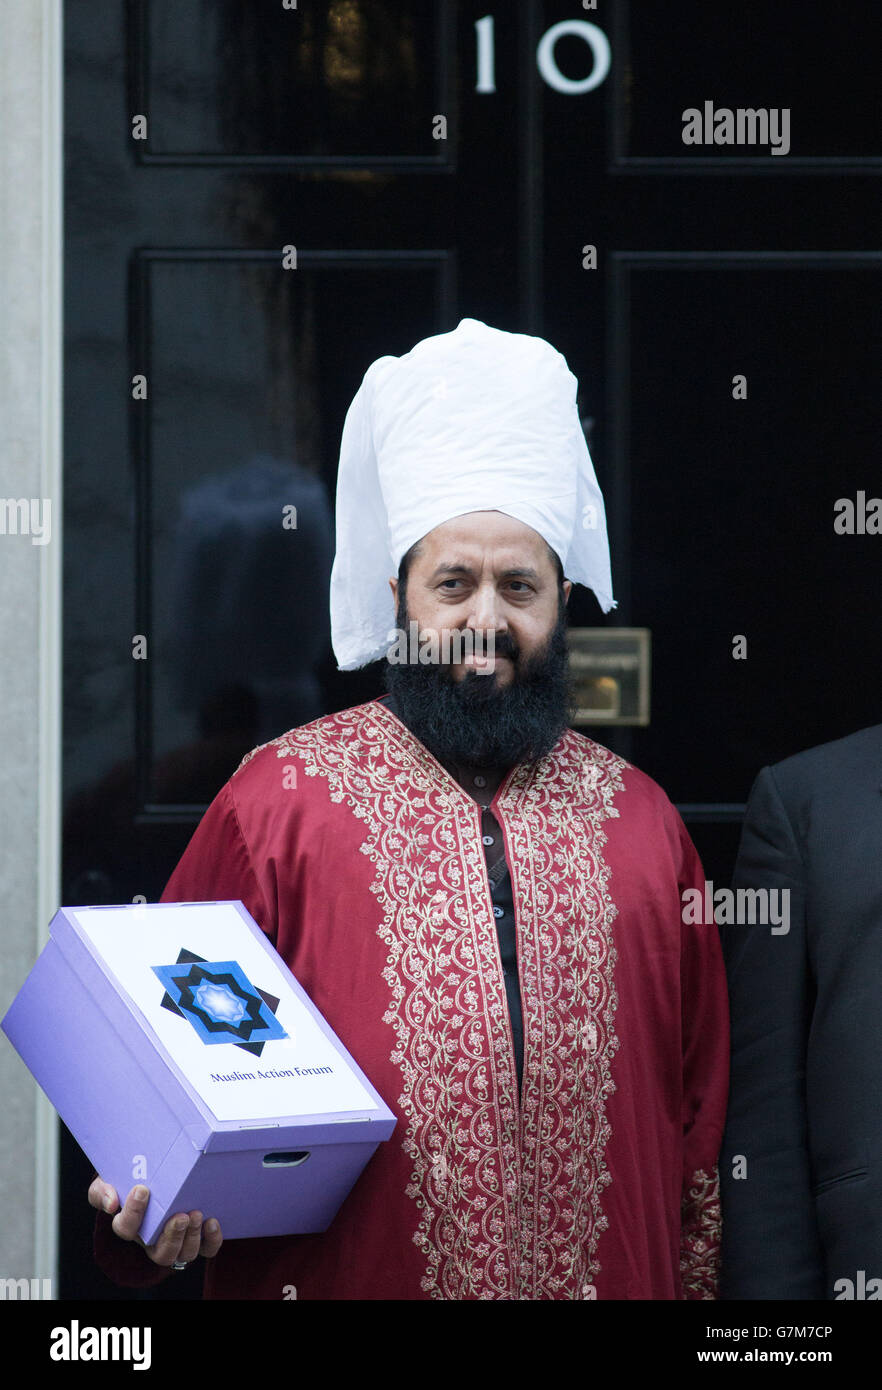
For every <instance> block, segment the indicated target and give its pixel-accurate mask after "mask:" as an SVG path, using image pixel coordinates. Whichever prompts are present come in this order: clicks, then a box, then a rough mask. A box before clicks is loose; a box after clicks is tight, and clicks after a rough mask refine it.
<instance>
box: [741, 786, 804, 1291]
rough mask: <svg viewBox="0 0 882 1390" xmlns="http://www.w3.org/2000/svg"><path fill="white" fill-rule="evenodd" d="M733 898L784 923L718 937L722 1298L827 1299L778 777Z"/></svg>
mask: <svg viewBox="0 0 882 1390" xmlns="http://www.w3.org/2000/svg"><path fill="white" fill-rule="evenodd" d="M733 886H734V888H735V890H736V894H737V892H738V891H739V890H741V889H766V890H770V895H769V903H770V905H774V904H776V903H777V906H778V908H779V911H777V912H773V913H769V914H768V916H769V917H771V916H781V917H782V919H783V920H782V921H781V922H780V923H777V924H774V925H775V930H774V931H773V929H772V928H773V924H772V923H771V922H766V923H759V922H757V923H756V924H754V925H746V926H745V925H740V926H726V927H725V928H723V931H722V935H723V945H724V952H725V958H726V968H727V974H728V979H729V996H730V1004H731V1011H732V1070H731V1091H730V1101H729V1114H728V1118H727V1124H726V1133H725V1137H724V1141H723V1171H722V1179H723V1181H722V1197H723V1282H722V1295H723V1297H724V1298H729V1299H741V1298H750V1299H772V1298H784V1299H803V1298H805V1299H814V1298H823V1297H824V1290H823V1261H822V1258H821V1251H820V1242H819V1239H818V1232H817V1226H816V1220H815V1210H814V1201H813V1196H812V1187H811V1174H810V1167H809V1157H808V1145H807V1120H806V1097H805V1058H806V1048H807V1040H808V1030H809V1026H810V1021H811V1011H812V1006H813V1000H814V985H813V980H812V976H811V971H810V968H809V960H808V952H807V949H806V921H805V918H806V889H805V871H804V865H803V860H802V855H801V852H800V847H799V842H798V839H797V837H796V835H795V834H794V830H793V827H792V825H791V822H790V818H789V816H788V814H787V810H786V808H785V805H784V802H783V800H782V797H781V793H780V790H779V787H778V783H777V781H776V778H775V770H774V768H769V767H767V768H764V769H763V770H762V772H761V773H760V774H759V776H758V777H757V779H756V782H755V784H754V787H753V790H752V792H751V795H750V801H749V804H748V807H747V816H746V819H745V823H744V828H743V831H742V837H741V847H740V850H739V854H738V862H737V864H736V868H735V878H734V885H733ZM774 890H779V891H778V892H777V893H775V896H774V897H773V896H772V893H773V892H774ZM782 894H784V895H785V896H783V897H782V896H781V895H782ZM745 901H746V900H745ZM760 901H761V900H760ZM781 908H783V909H784V910H783V913H782V911H780V909H781ZM743 915H744V916H747V917H748V920H749V916H750V914H749V913H748V912H745V913H744V914H743ZM756 915H760V914H756ZM785 927H786V928H787V930H784V928H785Z"/></svg>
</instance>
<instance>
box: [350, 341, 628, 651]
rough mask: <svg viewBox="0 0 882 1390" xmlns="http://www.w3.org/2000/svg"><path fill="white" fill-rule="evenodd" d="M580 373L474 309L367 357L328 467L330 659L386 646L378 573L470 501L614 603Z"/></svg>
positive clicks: (385, 598) (385, 609)
mask: <svg viewBox="0 0 882 1390" xmlns="http://www.w3.org/2000/svg"><path fill="white" fill-rule="evenodd" d="M577 385H578V383H577V381H576V378H575V377H574V376H573V374H572V372H571V371H570V369H569V367H568V366H567V364H566V360H565V359H564V358H563V356H562V355H561V354H560V353H559V352H557V351H556V350H555V349H554V348H553V347H551V345H550V344H549V343H546V342H545V340H544V339H543V338H533V337H529V336H527V335H526V334H524V333H503V332H501V331H500V330H499V329H496V328H488V326H487V325H486V324H485V323H480V322H479V321H478V320H477V319H462V320H461V321H460V323H459V324H458V325H457V327H456V328H455V329H454V330H453V332H452V333H439V334H437V335H436V336H435V337H432V338H425V339H423V341H422V342H421V343H417V345H416V347H414V348H412V349H411V351H410V352H406V353H405V354H404V356H403V357H380V358H378V359H377V361H376V362H373V363H372V364H371V366H370V367H369V368H368V370H367V371H366V372H365V375H364V380H363V381H362V383H361V386H360V387H359V389H358V391H357V393H356V395H355V399H354V400H353V402H352V404H351V406H350V407H349V410H348V412H347V415H346V422H345V424H344V426H343V438H342V442H341V445H340V469H339V473H338V475H337V553H336V558H335V560H334V566H333V569H332V571H331V635H332V641H333V645H334V652H335V654H336V657H337V663H338V666H339V669H340V670H341V671H351V670H353V669H355V668H356V667H358V666H364V665H365V664H366V663H367V662H369V661H375V660H377V658H378V657H381V656H382V655H383V654H384V653H385V652H386V651H387V650H388V648H389V644H390V641H391V640H392V639H391V634H392V629H393V627H394V609H393V605H392V594H391V591H390V589H389V579H390V577H395V576H396V575H397V574H398V566H399V563H400V561H401V557H402V556H403V555H404V554H405V552H406V551H408V550H409V549H410V547H411V546H412V545H413V544H414V542H415V541H418V540H421V539H422V537H423V536H426V535H428V533H429V532H430V531H432V530H433V529H434V528H435V527H436V526H440V525H441V524H442V523H443V522H445V521H450V520H451V519H452V518H453V517H456V516H464V515H465V514H466V513H467V512H478V511H497V512H504V513H505V514H506V516H511V517H514V518H515V519H516V520H518V521H523V522H524V523H525V524H526V525H527V526H532V528H533V530H534V531H538V533H539V535H540V536H542V537H544V539H545V540H546V541H547V542H548V544H549V545H550V546H551V549H552V550H553V551H555V553H556V554H557V555H558V556H559V557H560V562H561V564H562V566H563V570H564V575H565V576H566V578H567V579H571V580H573V581H575V582H577V583H579V584H585V585H587V586H588V587H589V588H591V589H593V590H594V593H595V594H596V595H597V600H598V602H599V604H600V606H601V608H602V609H603V611H604V613H608V612H609V610H610V609H611V608H614V607H615V603H614V600H613V597H612V580H611V578H610V568H609V543H608V541H607V534H606V515H605V512H604V506H603V496H602V494H601V491H600V488H599V487H598V485H597V479H596V477H595V476H594V468H593V466H592V463H591V457H590V455H589V453H588V446H587V444H586V443H585V436H584V434H583V432H582V427H581V424H580V422H579V416H578V412H577V409H576V389H577Z"/></svg>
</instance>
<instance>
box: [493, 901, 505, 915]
mask: <svg viewBox="0 0 882 1390" xmlns="http://www.w3.org/2000/svg"><path fill="white" fill-rule="evenodd" d="M493 916H494V917H504V916H505V908H504V907H500V906H499V904H498V903H495V904H494V906H493Z"/></svg>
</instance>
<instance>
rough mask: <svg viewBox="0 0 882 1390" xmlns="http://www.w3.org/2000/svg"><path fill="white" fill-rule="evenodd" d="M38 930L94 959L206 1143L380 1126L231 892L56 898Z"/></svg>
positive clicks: (383, 1125) (379, 1104)
mask: <svg viewBox="0 0 882 1390" xmlns="http://www.w3.org/2000/svg"><path fill="white" fill-rule="evenodd" d="M50 932H51V934H52V936H53V937H54V938H55V939H56V940H57V941H58V942H59V945H60V946H62V948H64V941H65V938H69V937H70V934H71V933H73V934H74V935H75V937H76V939H77V941H78V943H81V944H82V946H83V947H84V948H85V950H86V952H87V953H88V958H89V959H90V960H91V961H92V962H94V963H96V964H97V965H98V967H99V968H100V970H101V972H102V974H103V975H104V976H105V977H106V978H107V979H108V981H109V982H110V984H111V985H112V986H113V990H114V994H115V995H116V996H117V997H118V998H120V999H121V1000H122V1001H123V1003H124V1004H125V1005H126V1007H127V1008H128V1010H129V1011H130V1013H131V1014H132V1015H133V1017H134V1018H135V1019H136V1020H137V1023H138V1026H139V1027H140V1029H141V1030H142V1032H143V1033H144V1035H145V1045H147V1044H149V1047H150V1048H151V1049H152V1050H153V1051H154V1052H155V1053H156V1054H157V1060H159V1061H160V1062H161V1064H162V1065H163V1066H164V1068H165V1069H166V1070H167V1072H168V1073H171V1076H172V1077H173V1078H174V1079H175V1080H176V1081H177V1083H178V1087H179V1088H180V1091H181V1092H182V1093H183V1095H184V1096H186V1098H187V1101H188V1102H189V1104H185V1106H184V1108H185V1109H186V1110H187V1111H188V1112H189V1115H190V1117H192V1109H193V1107H195V1109H196V1110H197V1111H198V1113H199V1114H200V1115H201V1116H203V1117H204V1119H205V1120H206V1122H207V1125H206V1132H205V1143H204V1147H205V1148H206V1149H208V1148H211V1149H227V1148H230V1149H231V1148H252V1147H263V1146H265V1144H266V1142H267V1139H268V1138H270V1137H272V1142H273V1144H274V1145H276V1143H278V1147H280V1148H284V1147H288V1145H289V1141H290V1142H291V1143H292V1144H293V1143H294V1140H295V1138H296V1137H297V1136H299V1139H298V1140H297V1142H304V1141H305V1139H306V1136H307V1135H308V1136H309V1142H335V1141H336V1142H347V1141H350V1142H351V1141H355V1140H356V1139H358V1140H360V1141H363V1140H364V1138H365V1137H367V1136H368V1135H369V1136H370V1137H372V1138H375V1139H384V1138H387V1137H388V1135H389V1134H391V1132H392V1129H393V1128H394V1126H395V1117H394V1116H393V1115H392V1112H391V1111H390V1110H389V1109H388V1107H387V1106H386V1105H385V1104H384V1102H383V1101H382V1099H381V1098H380V1096H379V1095H378V1094H377V1092H376V1091H375V1090H374V1088H373V1087H372V1086H371V1084H370V1082H369V1081H368V1079H367V1077H365V1075H364V1073H363V1072H362V1071H361V1070H360V1068H359V1067H358V1065H357V1063H356V1062H355V1061H354V1059H353V1058H352V1057H351V1056H350V1055H349V1053H348V1052H347V1051H346V1049H345V1048H344V1047H343V1044H342V1043H341V1042H340V1040H339V1038H338V1037H337V1036H336V1034H335V1033H334V1032H333V1030H332V1029H331V1028H330V1027H329V1026H328V1024H327V1023H326V1022H325V1020H324V1019H323V1018H322V1017H321V1015H320V1014H319V1012H318V1010H317V1009H316V1008H315V1007H314V1005H313V1004H312V1002H311V1001H310V1000H309V998H308V997H307V995H306V993H305V992H304V990H303V989H302V987H301V986H300V984H299V983H298V981H297V980H296V979H295V978H294V976H293V975H292V974H291V971H290V970H289V969H288V967H287V966H286V965H285V963H284V961H282V959H281V957H280V956H279V955H278V953H277V952H276V951H275V950H274V949H273V947H272V945H271V943H270V942H269V940H268V939H267V937H266V935H265V934H264V933H263V932H262V931H261V929H260V928H259V927H258V925H257V924H256V922H254V920H253V918H252V917H251V916H250V914H249V913H248V912H247V910H246V908H245V907H244V906H243V904H242V903H241V902H238V901H226V902H218V903H151V904H132V903H126V904H120V905H115V906H109V907H103V906H102V907H70V908H62V909H61V910H60V911H59V912H58V913H57V914H56V916H55V918H54V919H53V922H52V925H51V927H50ZM68 952H69V958H70V959H71V963H72V964H73V965H74V967H75V968H77V957H82V953H81V952H80V951H73V952H71V951H70V942H69V941H68ZM79 973H80V974H82V973H83V964H82V959H81V962H80V966H79ZM89 973H92V972H91V971H90V972H89ZM149 1069H150V1072H151V1074H152V1075H153V1076H155V1074H156V1069H155V1067H153V1066H151V1067H150V1068H149ZM172 1089H175V1088H172ZM292 1131H294V1133H292Z"/></svg>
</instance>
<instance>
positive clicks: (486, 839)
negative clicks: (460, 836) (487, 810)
mask: <svg viewBox="0 0 882 1390" xmlns="http://www.w3.org/2000/svg"><path fill="white" fill-rule="evenodd" d="M481 839H482V840H483V841H484V844H485V845H492V844H493V836H492V835H482V836H481Z"/></svg>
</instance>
